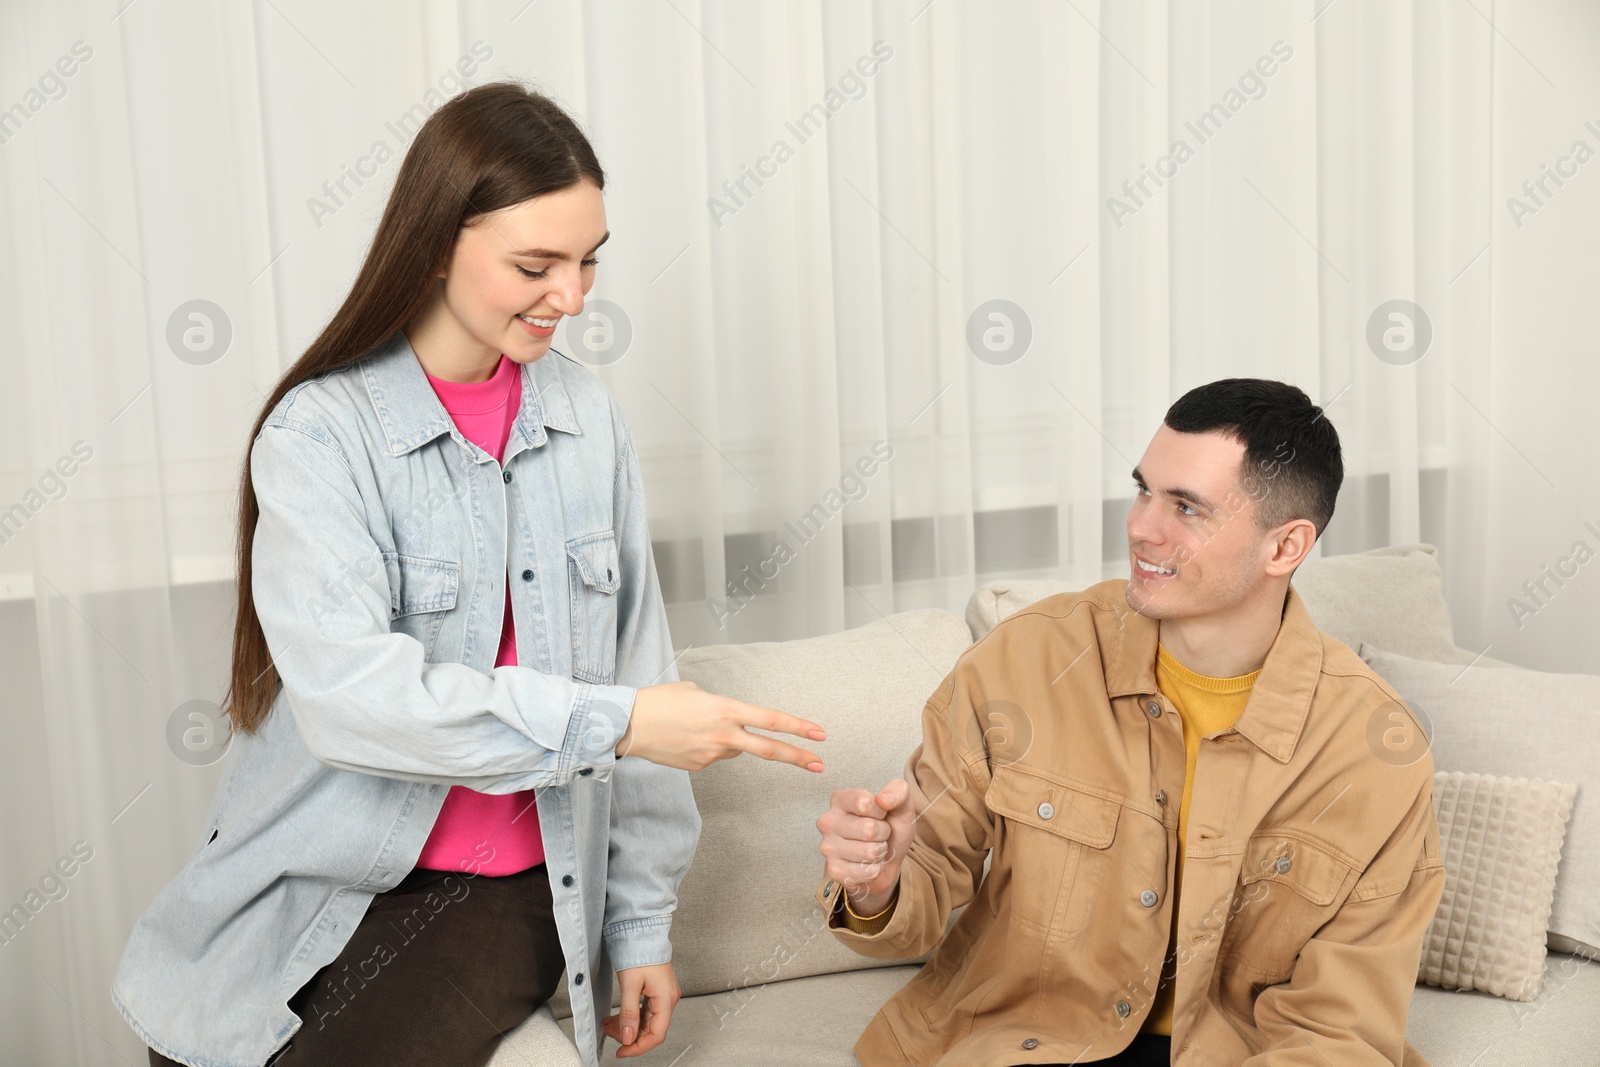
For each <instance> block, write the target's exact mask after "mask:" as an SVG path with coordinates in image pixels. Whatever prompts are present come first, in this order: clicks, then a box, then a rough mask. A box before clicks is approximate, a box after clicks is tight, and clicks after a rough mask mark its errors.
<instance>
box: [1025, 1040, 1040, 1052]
mask: <svg viewBox="0 0 1600 1067" xmlns="http://www.w3.org/2000/svg"><path fill="white" fill-rule="evenodd" d="M1022 1047H1023V1048H1025V1049H1027V1050H1028V1051H1030V1052H1031V1051H1033V1050H1034V1049H1036V1048H1038V1047H1039V1039H1038V1038H1036V1037H1025V1038H1023V1039H1022Z"/></svg>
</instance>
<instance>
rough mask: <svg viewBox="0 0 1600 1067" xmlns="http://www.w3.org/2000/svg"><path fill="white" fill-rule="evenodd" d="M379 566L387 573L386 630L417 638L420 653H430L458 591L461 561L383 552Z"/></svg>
mask: <svg viewBox="0 0 1600 1067" xmlns="http://www.w3.org/2000/svg"><path fill="white" fill-rule="evenodd" d="M383 566H384V569H385V570H386V571H387V572H388V576H389V629H390V631H391V632H394V633H405V634H410V635H411V636H412V637H414V638H416V639H417V640H418V641H419V642H421V644H422V648H423V654H424V657H427V656H429V655H431V654H432V653H433V647H434V645H435V644H436V643H437V642H438V639H439V629H440V627H442V626H443V625H444V619H445V615H446V614H448V613H449V612H450V611H451V609H453V608H454V607H455V606H456V599H457V597H458V595H459V594H460V590H461V564H460V563H457V562H455V561H453V560H447V559H428V558H427V557H425V556H408V555H405V554H404V553H400V552H384V553H383Z"/></svg>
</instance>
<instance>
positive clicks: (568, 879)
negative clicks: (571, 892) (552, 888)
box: [561, 874, 573, 889]
mask: <svg viewBox="0 0 1600 1067" xmlns="http://www.w3.org/2000/svg"><path fill="white" fill-rule="evenodd" d="M572 882H573V878H572V875H570V874H563V875H562V876H561V884H562V885H564V886H566V887H567V888H569V889H570V888H572Z"/></svg>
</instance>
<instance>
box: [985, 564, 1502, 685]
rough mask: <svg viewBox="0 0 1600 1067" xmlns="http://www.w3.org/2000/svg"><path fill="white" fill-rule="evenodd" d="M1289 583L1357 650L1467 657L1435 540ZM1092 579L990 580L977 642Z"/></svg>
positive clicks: (1446, 659) (1304, 572)
mask: <svg viewBox="0 0 1600 1067" xmlns="http://www.w3.org/2000/svg"><path fill="white" fill-rule="evenodd" d="M1291 581H1292V582H1293V584H1294V587H1295V589H1297V590H1298V591H1299V593H1300V596H1301V598H1302V599H1304V601H1305V605H1306V610H1307V611H1309V612H1310V613H1311V617H1312V618H1313V619H1314V620H1316V623H1317V629H1319V630H1321V631H1323V632H1324V633H1328V634H1332V635H1333V636H1334V637H1337V638H1338V639H1339V640H1341V641H1343V642H1344V643H1345V644H1347V645H1349V646H1350V647H1351V648H1356V647H1357V646H1359V645H1360V644H1361V642H1362V641H1371V642H1372V643H1373V644H1375V645H1377V646H1378V647H1379V648H1384V649H1388V650H1390V651H1392V652H1398V653H1400V654H1401V655H1404V656H1413V657H1416V658H1417V659H1428V660H1434V661H1435V662H1439V663H1459V662H1461V661H1462V658H1463V657H1462V654H1461V651H1460V650H1459V649H1457V648H1456V644H1455V636H1454V628H1453V626H1452V625H1451V622H1450V608H1449V605H1447V604H1446V603H1445V599H1444V573H1443V572H1442V571H1441V570H1440V569H1439V560H1438V555H1437V550H1436V549H1435V548H1434V547H1433V546H1432V545H1421V544H1419V545H1393V546H1390V547H1387V548H1376V549H1373V550H1372V551H1371V552H1360V553H1356V554H1354V555H1348V556H1323V557H1321V558H1319V559H1308V560H1306V561H1305V562H1304V563H1302V564H1301V565H1300V568H1299V569H1298V570H1297V571H1295V573H1294V577H1293V579H1291ZM1090 584H1093V583H1084V584H1074V583H1071V582H1064V581H1059V580H1056V579H1036V580H1031V581H1010V580H1004V581H995V582H990V583H989V584H987V585H985V586H983V587H981V588H980V589H978V590H977V592H975V593H973V595H972V598H971V599H970V600H969V601H968V602H967V625H968V626H969V627H970V628H971V630H972V639H973V640H974V641H977V640H980V639H982V637H983V636H984V635H985V634H987V633H988V632H989V631H990V630H992V629H994V625H995V623H997V622H999V621H1000V620H1001V619H1003V618H1005V617H1006V616H1007V615H1010V614H1012V613H1013V612H1016V611H1020V610H1022V609H1023V608H1025V607H1027V606H1028V605H1029V604H1032V603H1034V602H1036V601H1039V600H1043V599H1044V598H1045V597H1047V596H1054V595H1055V594H1057V593H1064V592H1070V591H1075V590H1078V589H1086V588H1088V586H1089V585H1090ZM1498 665H1499V663H1498V661H1494V662H1490V661H1487V660H1485V661H1482V662H1480V666H1498Z"/></svg>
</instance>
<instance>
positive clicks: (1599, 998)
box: [1406, 952, 1600, 1067]
mask: <svg viewBox="0 0 1600 1067" xmlns="http://www.w3.org/2000/svg"><path fill="white" fill-rule="evenodd" d="M1596 1004H1600V963H1596V962H1595V961H1593V960H1588V959H1584V958H1583V957H1581V956H1569V955H1567V954H1566V953H1564V952H1559V953H1558V952H1552V953H1551V954H1550V955H1549V957H1548V958H1547V959H1546V960H1545V965H1544V982H1543V983H1542V989H1541V991H1540V993H1539V997H1538V999H1537V1000H1532V1001H1529V1002H1528V1003H1526V1004H1520V1003H1516V1002H1513V1001H1506V1000H1501V999H1500V998H1498V997H1493V996H1490V995H1489V994H1488V993H1458V992H1451V991H1449V990H1444V989H1434V988H1432V987H1431V986H1423V985H1419V986H1418V987H1417V990H1416V993H1415V994H1414V995H1413V996H1412V998H1411V1016H1410V1018H1409V1019H1408V1020H1407V1021H1406V1040H1407V1041H1409V1042H1411V1044H1412V1045H1413V1046H1415V1048H1416V1050H1417V1051H1418V1052H1420V1053H1422V1055H1423V1056H1424V1057H1425V1058H1426V1059H1427V1060H1428V1062H1429V1063H1430V1064H1432V1065H1433V1067H1469V1065H1470V1067H1529V1065H1531V1064H1558V1063H1559V1064H1568V1063H1573V1064H1575V1063H1584V1062H1593V1060H1592V1057H1593V1056H1594V1055H1595V1050H1596V1049H1600V1011H1596V1010H1595V1005H1596Z"/></svg>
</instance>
